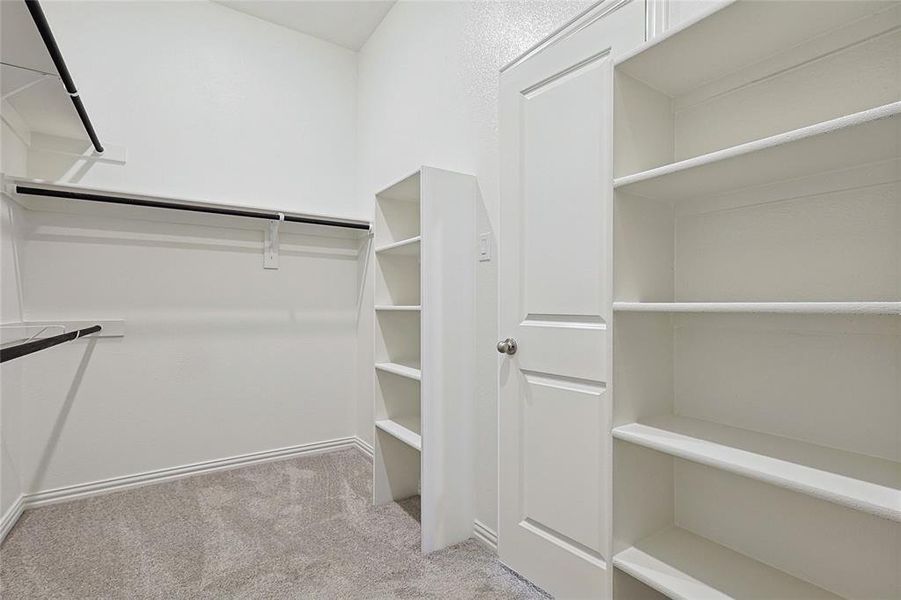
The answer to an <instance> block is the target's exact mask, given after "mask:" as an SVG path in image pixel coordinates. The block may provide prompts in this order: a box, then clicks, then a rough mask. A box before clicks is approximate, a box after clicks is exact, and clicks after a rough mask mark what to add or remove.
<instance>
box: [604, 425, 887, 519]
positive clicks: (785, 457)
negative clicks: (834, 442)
mask: <svg viewBox="0 0 901 600" xmlns="http://www.w3.org/2000/svg"><path fill="white" fill-rule="evenodd" d="M613 436H614V437H615V438H617V439H620V440H624V441H627V442H631V443H633V444H638V445H639V446H644V447H646V448H651V449H652V450H657V451H659V452H663V453H665V454H670V455H672V456H676V457H678V458H682V459H685V460H690V461H693V462H697V463H701V464H704V465H708V466H711V467H714V468H717V469H722V470H724V471H728V472H731V473H735V474H738V475H742V476H745V477H749V478H751V479H756V480H759V481H763V482H765V483H769V484H772V485H776V486H779V487H783V488H787V489H790V490H793V491H796V492H799V493H802V494H807V495H809V496H813V497H816V498H819V499H821V500H827V501H829V502H834V503H836V504H839V505H842V506H846V507H848V508H852V509H855V510H860V511H864V512H867V513H870V514H873V515H876V516H879V517H883V518H886V519H891V520H894V521H899V522H901V463H897V462H893V461H890V460H885V459H879V458H873V457H870V456H864V455H862V454H854V453H851V452H845V451H842V450H836V449H833V448H826V447H824V446H817V445H814V444H809V443H805V442H800V441H797V440H792V439H789V438H784V437H779V436H775V435H768V434H763V433H757V432H753V431H748V430H745V429H738V428H735V427H728V426H725V425H719V424H716V423H711V422H708V421H701V420H698V419H689V418H684V417H673V416H662V417H654V418H652V419H646V420H642V421H641V422H638V423H630V424H628V425H622V426H620V427H616V428H614V429H613Z"/></svg>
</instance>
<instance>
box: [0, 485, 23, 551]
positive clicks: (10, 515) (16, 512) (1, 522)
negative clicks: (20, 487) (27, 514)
mask: <svg viewBox="0 0 901 600" xmlns="http://www.w3.org/2000/svg"><path fill="white" fill-rule="evenodd" d="M24 510H25V497H24V496H23V495H21V494H19V497H18V498H16V501H15V502H13V504H12V506H10V507H9V509H7V511H6V512H5V513H4V514H3V517H2V518H0V542H2V541H3V540H5V539H6V534H7V533H9V531H10V530H11V529H12V528H13V525H15V524H16V521H18V520H19V517H21V516H22V513H23V512H24Z"/></svg>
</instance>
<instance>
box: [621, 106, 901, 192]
mask: <svg viewBox="0 0 901 600" xmlns="http://www.w3.org/2000/svg"><path fill="white" fill-rule="evenodd" d="M899 114H901V102H893V103H891V104H886V105H883V106H880V107H877V108H873V109H870V110H865V111H861V112H858V113H854V114H852V115H846V116H843V117H839V118H837V119H832V120H830V121H825V122H822V123H817V124H815V125H810V126H808V127H802V128H800V129H795V130H793V131H789V132H786V133H780V134H778V135H774V136H770V137H767V138H763V139H760V140H755V141H752V142H748V143H745V144H740V145H738V146H732V147H730V148H725V149H723V150H717V151H716V152H711V153H709V154H703V155H701V156H696V157H693V158H689V159H686V160H681V161H678V162H675V163H671V164H667V165H663V166H661V167H657V168H654V169H650V170H648V171H642V172H640V173H634V174H631V175H626V176H623V177H617V178H616V179H614V182H613V186H614V188H616V189H617V190H620V191H623V192H626V193H629V194H634V195H636V196H642V197H644V198H651V199H655V200H665V201H677V200H682V199H685V198H689V197H704V196H709V195H713V194H716V193H721V192H727V191H731V190H737V189H741V188H746V187H751V186H754V185H762V184H768V183H773V182H776V181H784V180H787V179H796V178H800V177H803V176H805V175H813V174H817V173H825V172H829V171H835V170H841V169H845V168H850V167H852V166H855V165H862V164H868V163H873V162H878V161H882V160H888V159H891V158H897V157H898V153H899V146H898V139H899V136H901V118H899Z"/></svg>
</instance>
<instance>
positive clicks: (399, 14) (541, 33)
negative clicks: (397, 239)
mask: <svg viewBox="0 0 901 600" xmlns="http://www.w3.org/2000/svg"><path fill="white" fill-rule="evenodd" d="M591 4H592V2H584V1H577V2H474V3H473V2H404V1H402V2H398V3H397V4H396V5H395V6H394V8H392V10H391V12H389V13H388V15H387V16H386V17H385V20H384V21H383V22H382V24H381V25H380V26H379V28H378V29H377V30H376V31H375V33H374V35H373V36H372V38H370V40H369V41H368V42H367V43H366V45H365V46H364V47H363V49H362V50H361V52H360V58H359V69H358V109H357V139H358V145H357V147H358V151H357V153H358V154H357V157H358V163H357V182H358V183H357V196H358V200H359V201H360V202H364V203H366V206H367V207H368V210H369V212H370V214H371V212H372V211H373V210H374V209H373V194H374V193H375V192H376V191H378V190H380V189H382V188H384V187H385V186H386V185H387V184H389V183H390V182H392V181H394V180H396V179H398V178H399V177H400V176H402V175H406V174H408V173H411V172H413V171H414V170H416V169H417V168H418V166H420V165H423V164H425V165H431V166H435V167H440V168H443V169H451V170H456V171H462V172H464V173H471V174H473V175H476V176H477V177H478V178H479V185H480V188H481V193H482V199H483V205H482V206H481V207H480V223H479V231H480V232H492V233H493V232H494V231H496V230H497V224H498V223H497V219H498V217H497V215H498V167H497V162H498V140H497V91H498V76H499V69H500V67H501V66H503V65H504V64H505V63H507V62H508V61H510V60H512V59H514V58H516V57H517V56H518V55H519V54H521V53H522V52H524V51H525V50H527V49H528V48H529V47H530V46H532V45H533V44H535V43H536V42H538V41H540V40H541V39H542V38H544V37H545V36H546V35H548V34H550V33H551V32H553V31H554V30H555V29H556V28H557V27H559V26H561V25H563V24H564V23H565V22H566V21H568V20H569V19H570V18H572V17H574V16H576V15H577V14H578V13H580V12H581V11H582V10H584V9H586V8H587V7H588V6H590V5H591ZM492 255H493V256H494V257H495V258H496V255H497V253H496V249H493V252H492ZM477 310H478V322H477V327H478V334H477V337H478V341H477V348H478V351H477V352H478V354H477V357H476V358H477V364H478V367H477V388H478V397H477V399H476V407H477V415H476V418H477V423H476V426H477V432H476V433H477V439H478V447H477V449H476V451H477V460H476V463H477V467H478V476H477V477H478V480H477V489H478V494H477V498H476V501H477V506H476V514H477V517H478V519H479V520H480V521H482V522H483V523H485V524H486V525H488V526H489V527H492V528H496V526H497V353H496V351H495V349H494V345H495V343H496V342H497V335H498V332H497V262H496V260H492V261H491V262H481V263H479V266H478V298H477ZM371 331H372V323H371V317H370V315H368V314H364V315H361V326H360V337H361V346H360V358H359V361H360V365H369V364H371V355H369V354H367V352H368V351H369V349H371V347H372V346H371V343H367V342H366V341H365V340H366V338H367V337H368V336H369V335H371ZM360 373H361V375H360V381H359V383H358V402H359V404H358V410H357V431H358V434H359V435H360V436H362V437H364V438H366V439H368V440H370V441H371V437H372V396H371V390H372V379H371V370H370V369H366V368H361V370H360Z"/></svg>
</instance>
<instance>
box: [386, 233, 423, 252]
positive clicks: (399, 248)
mask: <svg viewBox="0 0 901 600" xmlns="http://www.w3.org/2000/svg"><path fill="white" fill-rule="evenodd" d="M421 241H422V236H419V235H417V236H416V237H411V238H409V239H406V240H401V241H399V242H394V243H393V244H385V245H384V246H380V247H378V248H376V249H375V251H376V252H377V253H379V254H392V255H394V256H417V255H418V254H419V242H421Z"/></svg>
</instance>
